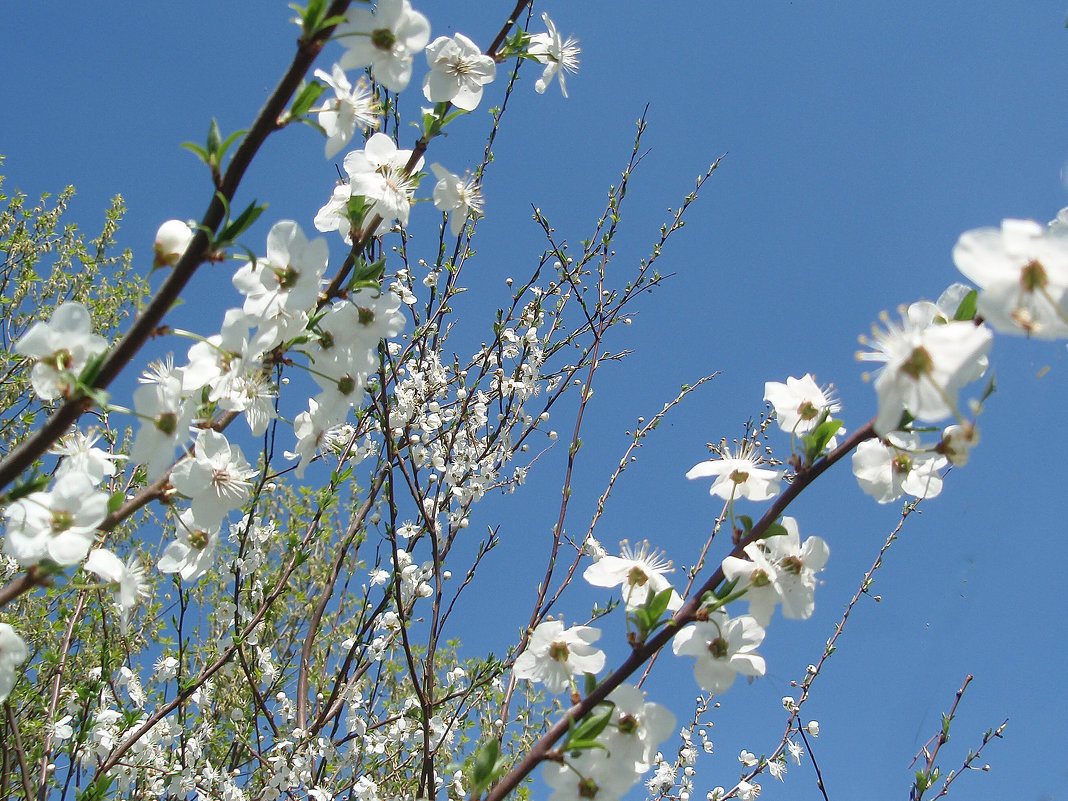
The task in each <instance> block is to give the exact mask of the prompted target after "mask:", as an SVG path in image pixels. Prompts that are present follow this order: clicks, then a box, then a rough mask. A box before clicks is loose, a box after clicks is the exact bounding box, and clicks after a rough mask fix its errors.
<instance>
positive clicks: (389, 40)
mask: <svg viewBox="0 0 1068 801" xmlns="http://www.w3.org/2000/svg"><path fill="white" fill-rule="evenodd" d="M396 43H397V37H396V35H395V34H394V33H393V31H391V30H390V29H389V28H379V29H378V30H376V31H371V44H373V45H374V46H375V47H376V48H378V49H379V50H385V51H387V52H388V51H391V50H392V49H393V45H395V44H396Z"/></svg>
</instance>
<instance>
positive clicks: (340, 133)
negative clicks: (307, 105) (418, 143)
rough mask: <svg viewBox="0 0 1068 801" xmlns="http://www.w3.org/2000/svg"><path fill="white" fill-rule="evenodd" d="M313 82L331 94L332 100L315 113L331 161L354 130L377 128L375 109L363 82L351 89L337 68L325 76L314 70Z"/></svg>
mask: <svg viewBox="0 0 1068 801" xmlns="http://www.w3.org/2000/svg"><path fill="white" fill-rule="evenodd" d="M313 74H314V75H315V77H316V78H318V79H319V80H321V81H322V82H323V83H325V84H326V85H327V86H329V87H330V88H331V89H333V90H334V98H333V99H332V100H328V101H327V102H326V104H325V105H323V107H322V108H321V109H320V110H319V114H318V120H319V125H321V126H322V128H323V130H324V131H326V137H327V138H326V157H327V158H328V159H332V158H333V157H334V156H335V155H337V153H338V151H339V150H341V148H343V147H344V146H345V145H347V144H348V143H349V140H350V139H352V137H353V135H355V133H356V127H357V126H359V127H361V128H377V127H378V115H379V105H378V103H377V102H376V101H375V99H374V95H372V94H371V88H370V87H369V86H368V85H367V81H365V80H364V79H363V78H360V80H358V81H357V82H356V86H355V87H354V86H353V85H352V84H351V83H350V82H349V79H348V76H346V75H345V70H343V69H342V68H341V65H340V64H335V65H334V66H333V67H332V68H331V71H330V72H329V73H327V72H326V71H325V70H316V71H315V72H314V73H313Z"/></svg>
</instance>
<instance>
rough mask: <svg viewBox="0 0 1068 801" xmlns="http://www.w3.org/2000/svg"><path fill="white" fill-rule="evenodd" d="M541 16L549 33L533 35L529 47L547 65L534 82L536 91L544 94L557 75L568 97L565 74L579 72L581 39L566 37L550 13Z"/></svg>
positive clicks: (565, 95) (561, 88)
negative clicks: (550, 16)
mask: <svg viewBox="0 0 1068 801" xmlns="http://www.w3.org/2000/svg"><path fill="white" fill-rule="evenodd" d="M541 18H542V21H543V22H544V23H545V27H546V28H548V29H549V30H548V32H547V33H536V34H534V35H533V36H531V37H530V46H529V48H528V49H527V53H528V54H530V55H531V56H533V57H534V58H535V59H536V60H537V61H539V62H541V63H542V64H544V65H545V69H544V70H543V71H542V73H541V77H540V78H538V80H537V81H536V82H535V84H534V91H536V92H537V93H538V94H539V95H540V94H544V93H545V90H546V89H548V88H549V84H551V83H552V81H553V77H554V76H556V77H558V78H559V79H560V92H561V93H562V94H563V96H564V97H567V83H566V81H565V77H564V76H565V74H566V73H568V72H572V73H574V72H578V66H579V53H581V52H582V49H581V48H580V47H579V46H578V41H579V40H578V39H576V38H575V37H574V36H569V37H567V39H564V37H563V36H561V35H560V31H558V30H557V29H556V25H554V24H553V21H552V20H551V19H549V15H548V14H546V13H543V14H542V15H541Z"/></svg>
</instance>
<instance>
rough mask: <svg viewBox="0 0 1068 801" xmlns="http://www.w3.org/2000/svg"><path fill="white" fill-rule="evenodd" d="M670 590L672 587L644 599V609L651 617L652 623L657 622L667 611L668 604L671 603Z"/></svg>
mask: <svg viewBox="0 0 1068 801" xmlns="http://www.w3.org/2000/svg"><path fill="white" fill-rule="evenodd" d="M672 592H673V590H672V588H671V587H668V588H667V589H666V590H662V591H661V592H658V593H656V595H652V596H650V597H648V598H646V599H645V611H646V613H647V614H648V615H649V617H651V618H652V619H653V622H654V624H655V623H658V622H659V621H660V618H661V617H663V615H664V612H666V611H667V608H668V604H669V603H671V593H672Z"/></svg>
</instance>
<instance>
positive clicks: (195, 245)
mask: <svg viewBox="0 0 1068 801" xmlns="http://www.w3.org/2000/svg"><path fill="white" fill-rule="evenodd" d="M350 2H351V0H334V2H333V3H331V5H330V9H329V10H328V11H327V12H326V13H327V15H328V16H336V15H341V14H344V13H345V10H346V9H347V8H348V6H349V3H350ZM333 31H334V29H333V27H330V28H326V29H324V30H322V31H320V32H319V33H318V34H317V35H316V36H315V37H314V38H312V39H309V40H308V41H302V42H299V43H298V45H297V53H296V55H295V56H294V57H293V62H292V63H291V64H290V66H289V69H288V70H286V73H285V75H284V76H283V77H282V79H281V80H280V81H279V83H278V86H277V87H276V88H275V90H274V92H273V93H272V94H271V96H270V98H268V100H267V102H266V103H265V104H264V106H263V108H262V109H261V110H260V113H259V115H258V116H257V118H256V120H255V122H253V124H252V127H251V128H250V129H249V131H248V133H247V134H245V137H244V139H242V140H241V144H240V145H239V146H238V148H237V150H236V151H235V152H234V155H233V157H232V158H231V160H230V164H229V166H228V167H227V168H226V173H225V174H224V175H223V177H222V180H221V181H220V183H219V187H218V192H219V193H221V194H222V195H223V196H224V197H225V198H226V200H227V202H229V201H231V200H232V199H233V197H234V195H235V194H236V193H237V188H238V186H239V185H240V183H241V179H242V178H243V177H244V175H245V171H246V170H247V169H248V167H249V165H250V164H251V163H252V159H253V157H254V156H255V155H256V153H257V152H258V151H259V149H260V147H261V146H262V145H263V143H264V141H265V140H266V139H267V137H268V136H270V135H271V134H272V133H274V132H275V131H276V130H278V118H279V116H280V115H281V114H282V112H284V111H285V109H286V106H287V104H288V103H289V100H290V98H291V97H292V96H293V93H294V92H295V91H296V89H297V87H298V86H299V85H300V82H301V81H302V80H303V79H304V76H305V74H306V73H307V72H308V70H309V69H310V68H311V65H312V63H313V62H314V61H315V59H316V57H317V56H318V55H319V52H320V51H321V50H322V49H323V46H324V45H325V44H326V42H327V40H328V39H329V38H330V36H331V34H332V33H333ZM225 213H226V211H225V208H224V206H223V202H222V201H221V200H220V199H219V197H218V196H217V195H215V194H214V193H213V195H212V199H211V202H210V203H209V204H208V209H207V211H206V212H205V213H204V216H203V217H202V218H201V221H200V225H201V226H202V227H203V228H207V229H208V230H211V231H216V230H218V228H219V225H220V224H222V222H223V220H224V217H225ZM209 245H210V242H209V241H208V235H207V234H206V233H204V230H198V231H197V233H196V235H195V236H194V237H193V240H192V242H190V244H189V247H188V248H187V249H186V252H185V254H184V255H183V256H182V258H181V259H180V260H179V261H178V263H177V264H176V265H175V266H174V269H173V270H172V271H171V274H170V276H169V277H168V278H167V280H166V281H164V282H163V285H162V286H161V287H160V288H159V291H158V292H157V293H156V295H155V296H154V297H153V298H152V301H151V302H150V303H149V304H148V306H146V307H145V309H144V310H143V311H142V312H141V314H139V315H138V316H137V319H136V320H134V322H133V325H132V326H131V327H130V330H129V331H127V332H126V334H125V336H123V338H122V339H121V340H120V341H119V343H118V344H117V345H116V346H115V347H114V348H113V349H112V350H111V351H110V352H109V353H108V355H107V357H106V358H105V359H104V363H103V364H102V366H101V368H100V372H99V373H98V374H97V376H96V378H95V379H94V380H93V383H92V386H91V388H92V389H93V390H104V389H106V388H107V387H108V385H110V384H111V382H112V381H113V380H115V378H116V377H117V376H118V375H119V373H121V372H122V370H123V369H125V367H126V365H127V364H128V363H129V362H130V361H131V360H132V359H133V357H134V356H135V355H136V354H137V352H138V351H139V350H140V349H141V347H142V346H143V345H144V344H145V342H146V341H147V340H148V339H149V338H150V337H152V335H153V334H154V333H155V331H156V330H157V329H158V327H159V325H160V322H161V321H162V320H163V316H164V315H165V314H166V313H167V311H168V310H170V308H171V307H172V306H173V305H174V303H175V301H177V300H178V298H179V296H180V295H181V293H182V290H183V289H185V286H186V284H188V283H189V281H190V279H191V278H192V277H193V274H194V273H195V272H196V271H197V269H198V268H199V267H200V265H201V264H203V263H204V262H205V261H208V260H209V258H210V257H211V254H210V253H209V252H208V250H209ZM92 405H93V402H92V400H91V399H90V398H88V397H86V396H85V395H75V396H74V397H73V398H70V399H68V400H67V401H66V402H65V403H64V404H63V405H62V406H60V407H59V408H58V409H57V410H56V411H55V412H53V413H52V416H51V417H49V418H48V420H47V421H45V423H44V425H42V426H41V428H39V429H38V430H37V431H35V432H34V433H33V434H32V435H30V436H29V437H28V438H26V439H25V440H23V441H22V442H21V443H19V445H18V446H17V447H15V448H14V449H13V450H12V451H11V452H10V453H8V455H7V456H6V457H5V458H4V460H3V461H2V462H0V489H2V488H3V487H6V486H8V485H9V484H11V483H12V482H13V481H14V480H15V479H16V478H18V476H19V475H21V474H22V473H23V472H24V471H25V470H27V469H29V467H30V466H31V465H32V464H33V463H34V462H35V461H36V460H37V459H39V458H41V456H43V455H44V453H45V452H46V451H47V450H48V449H49V448H50V447H51V446H52V444H53V443H55V442H56V441H57V440H58V439H59V438H60V437H61V436H62V435H63V434H65V433H66V432H67V429H69V428H70V426H71V425H72V424H73V423H74V422H75V421H76V420H77V419H78V418H79V417H80V416H81V415H82V414H84V413H85V412H86V411H88V410H89V409H90V408H92Z"/></svg>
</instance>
